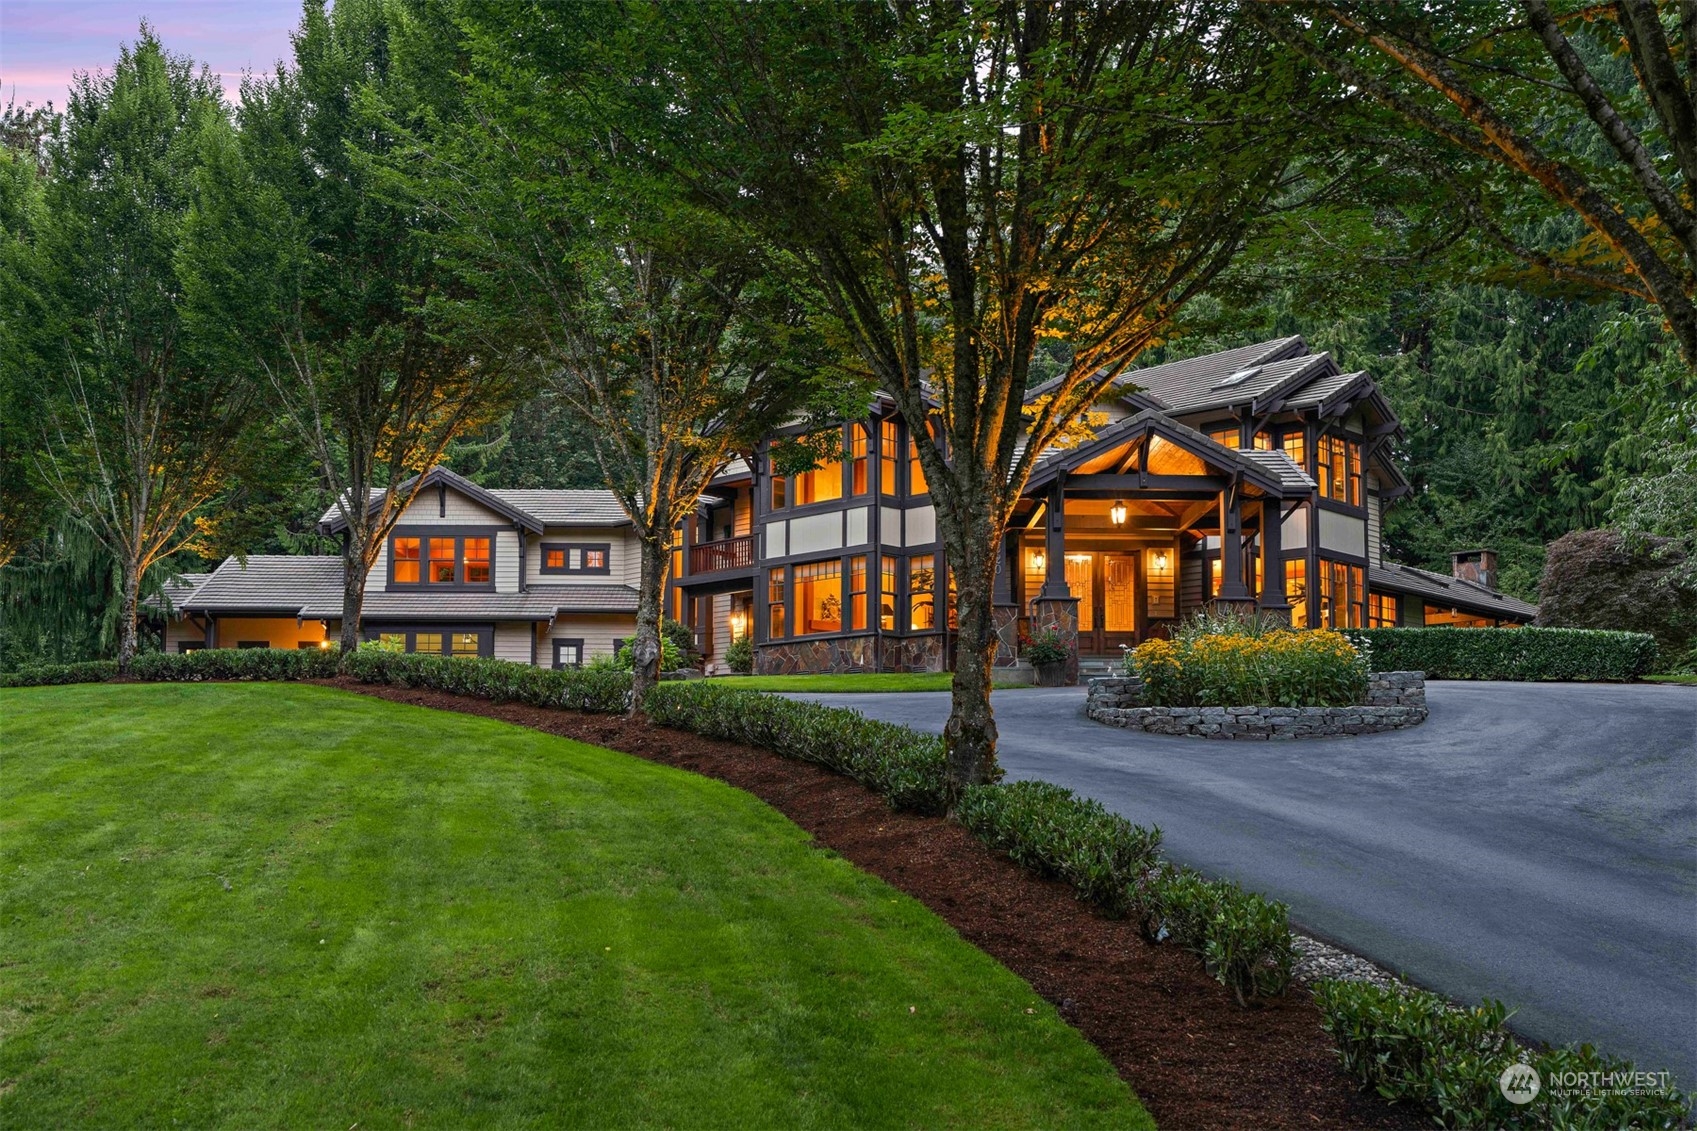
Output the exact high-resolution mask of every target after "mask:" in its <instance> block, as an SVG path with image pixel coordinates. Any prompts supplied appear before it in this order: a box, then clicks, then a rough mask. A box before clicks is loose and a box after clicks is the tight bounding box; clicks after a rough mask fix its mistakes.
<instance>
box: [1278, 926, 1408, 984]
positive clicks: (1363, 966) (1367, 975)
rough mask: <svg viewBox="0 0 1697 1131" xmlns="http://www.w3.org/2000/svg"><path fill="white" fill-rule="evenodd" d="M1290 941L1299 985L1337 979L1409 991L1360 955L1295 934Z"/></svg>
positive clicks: (1292, 934) (1388, 972)
mask: <svg viewBox="0 0 1697 1131" xmlns="http://www.w3.org/2000/svg"><path fill="white" fill-rule="evenodd" d="M1291 941H1293V942H1294V943H1295V944H1296V980H1297V981H1299V982H1303V983H1305V984H1313V983H1314V982H1318V981H1319V980H1320V979H1322V978H1336V979H1338V980H1339V981H1344V982H1371V983H1373V984H1374V985H1375V986H1384V987H1386V988H1388V989H1389V988H1394V989H1408V988H1409V987H1408V983H1407V982H1404V981H1403V980H1402V979H1401V978H1399V977H1397V976H1396V975H1395V974H1392V973H1391V972H1390V971H1389V970H1386V969H1384V968H1383V967H1381V966H1375V965H1374V964H1373V963H1371V962H1369V961H1367V960H1366V959H1365V958H1362V957H1361V956H1360V955H1359V954H1351V953H1350V952H1349V951H1347V950H1340V949H1339V948H1337V947H1335V946H1333V945H1331V944H1330V943H1323V942H1321V941H1320V940H1319V939H1315V938H1309V937H1308V936H1307V935H1302V934H1297V933H1296V932H1294V931H1293V932H1292V933H1291Z"/></svg>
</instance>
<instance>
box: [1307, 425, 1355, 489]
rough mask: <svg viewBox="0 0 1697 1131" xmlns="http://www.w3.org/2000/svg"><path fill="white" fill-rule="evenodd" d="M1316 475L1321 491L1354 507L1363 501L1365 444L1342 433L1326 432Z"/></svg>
mask: <svg viewBox="0 0 1697 1131" xmlns="http://www.w3.org/2000/svg"><path fill="white" fill-rule="evenodd" d="M1317 450H1318V453H1319V464H1318V467H1317V468H1316V471H1315V476H1314V477H1315V478H1316V479H1318V480H1319V481H1320V494H1321V495H1322V496H1324V497H1325V498H1328V499H1335V500H1337V501H1338V502H1340V503H1348V504H1349V505H1350V506H1352V507H1358V506H1360V505H1361V446H1360V445H1359V444H1355V443H1352V442H1350V441H1349V440H1345V439H1344V438H1343V437H1341V436H1322V437H1320V443H1319V444H1318V446H1317Z"/></svg>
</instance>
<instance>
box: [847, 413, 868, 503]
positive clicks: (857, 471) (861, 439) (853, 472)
mask: <svg viewBox="0 0 1697 1131" xmlns="http://www.w3.org/2000/svg"><path fill="white" fill-rule="evenodd" d="M870 447H871V443H870V438H869V437H868V436H867V434H866V425H864V424H850V425H849V447H848V453H849V494H851V495H864V494H866V492H867V491H868V490H869V489H870V488H871V483H870V481H869V480H868V478H867V477H868V476H869V475H870V472H869V471H868V469H867V454H868V452H867V450H868V449H869V448H870Z"/></svg>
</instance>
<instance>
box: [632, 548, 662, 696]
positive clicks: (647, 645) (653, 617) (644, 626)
mask: <svg viewBox="0 0 1697 1131" xmlns="http://www.w3.org/2000/svg"><path fill="white" fill-rule="evenodd" d="M661 542H662V539H661V538H659V537H656V536H652V535H650V536H646V537H644V538H643V539H642V566H641V569H642V575H641V578H640V580H639V582H638V585H637V597H636V638H635V639H634V640H632V641H631V649H630V650H631V689H630V690H631V699H630V713H631V715H632V716H633V717H635V716H639V715H641V714H642V704H643V701H644V700H645V699H646V698H647V697H648V693H649V692H650V691H651V690H653V688H654V685H655V684H657V683H659V682H660V660H661V658H662V654H663V649H662V647H661V644H660V605H661V601H660V591H661V588H662V586H663V585H664V584H665V580H666V555H667V554H668V553H670V547H668V546H664V545H662V544H661Z"/></svg>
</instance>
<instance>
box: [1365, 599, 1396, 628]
mask: <svg viewBox="0 0 1697 1131" xmlns="http://www.w3.org/2000/svg"><path fill="white" fill-rule="evenodd" d="M1367 627H1368V628H1395V627H1396V594H1394V593H1373V594H1370V595H1369V596H1368V598H1367Z"/></svg>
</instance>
